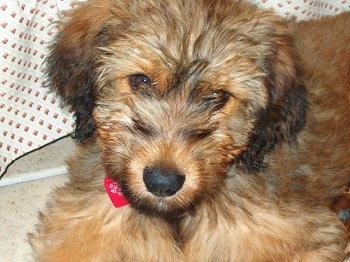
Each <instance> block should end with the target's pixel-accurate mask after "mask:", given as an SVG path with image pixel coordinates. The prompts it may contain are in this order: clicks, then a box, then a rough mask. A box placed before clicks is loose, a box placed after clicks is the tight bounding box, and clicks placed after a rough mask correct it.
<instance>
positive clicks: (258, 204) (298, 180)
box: [31, 0, 350, 262]
mask: <svg viewBox="0 0 350 262" xmlns="http://www.w3.org/2000/svg"><path fill="white" fill-rule="evenodd" d="M349 25H350V15H349V14H344V15H342V16H340V17H339V18H335V19H331V18H330V19H325V20H323V21H322V22H314V23H302V24H298V25H293V26H291V27H288V25H287V24H286V23H285V22H284V21H282V20H281V19H280V18H278V17H277V16H275V15H274V14H271V13H270V12H268V11H262V10H259V9H257V8H256V7H255V6H252V5H250V4H246V3H244V2H242V1H234V0H220V1H215V2H213V1H210V0H196V1H181V0H178V1H163V0H146V1H145V0H142V1H141V0H115V1H114V0H93V1H88V2H87V3H85V4H83V5H81V7H79V8H78V9H76V10H75V11H73V12H72V14H71V19H70V20H69V21H68V22H66V24H65V25H64V27H63V30H62V32H61V33H60V35H59V36H58V37H57V41H56V43H55V44H54V45H53V47H52V52H51V55H50V57H49V59H48V76H49V79H50V84H51V88H52V90H54V91H55V92H57V93H58V95H59V96H60V97H61V98H62V99H63V101H64V102H65V104H67V105H68V106H71V108H72V109H73V110H74V112H75V118H76V130H75V134H74V136H75V138H76V139H77V140H79V141H80V142H81V143H80V144H78V145H77V150H76V152H75V153H74V155H73V156H72V157H71V158H70V160H69V161H68V166H69V172H70V182H68V183H67V184H66V185H65V186H64V187H62V188H58V189H57V190H55V192H54V194H53V199H52V200H51V202H50V203H49V205H48V210H47V211H46V212H45V214H44V215H41V224H40V225H39V227H38V230H37V232H36V233H35V234H34V235H32V236H31V243H32V245H33V247H34V249H35V254H36V258H37V260H38V261H45V262H46V261H340V260H341V259H342V258H343V257H344V250H345V247H346V239H345V230H344V226H343V225H342V223H341V221H340V220H339V219H338V217H337V215H336V213H335V212H333V211H331V210H330V208H329V205H330V204H331V203H333V202H334V201H335V199H337V197H339V195H340V194H341V193H342V191H343V190H345V189H346V187H347V186H348V185H349V183H350V164H349V153H350V152H349V150H350V124H349V121H350V117H349V109H348V106H349V102H350V99H349V94H350V92H349V91H350V90H349V82H350V68H349V61H350V46H349V44H348V43H349V37H350V26H349ZM290 31H295V32H296V33H295V36H296V37H295V41H296V47H295V45H294V43H293V38H292V36H291V33H290ZM326 33H327V36H326V37H325V36H324V34H326ZM318 35H319V36H318ZM316 36H317V38H315V37H316ZM320 36H322V38H323V39H320ZM324 38H326V39H324ZM296 50H298V51H299V53H300V54H299V56H300V57H301V59H300V62H301V63H300V64H299V62H298V61H299V60H298V59H297V57H298V54H297V53H296ZM305 87H306V90H305ZM307 97H308V98H309V104H308V102H307ZM305 120H306V121H305ZM305 122H306V124H305ZM105 176H108V177H109V178H112V179H113V180H115V181H117V182H118V183H119V185H120V186H121V189H122V192H123V194H124V195H125V197H126V199H127V200H128V201H129V204H128V205H125V206H123V207H120V208H115V207H114V206H113V204H112V202H111V200H110V199H109V197H108V194H107V193H106V192H105V189H104V186H103V183H104V182H103V181H104V177H105Z"/></svg>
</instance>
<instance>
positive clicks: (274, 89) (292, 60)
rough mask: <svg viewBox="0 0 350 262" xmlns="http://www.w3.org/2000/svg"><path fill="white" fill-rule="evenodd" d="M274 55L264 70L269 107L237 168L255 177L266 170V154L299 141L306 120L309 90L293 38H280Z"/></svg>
mask: <svg viewBox="0 0 350 262" xmlns="http://www.w3.org/2000/svg"><path fill="white" fill-rule="evenodd" d="M273 45H274V46H275V48H276V49H275V51H274V55H273V56H271V57H270V58H268V61H267V63H266V65H265V66H264V68H263V70H264V71H265V72H266V74H267V76H268V77H267V78H266V79H265V80H266V83H265V85H266V88H267V90H268V92H269V102H268V104H267V107H266V108H264V109H262V110H260V111H259V112H257V115H256V118H257V122H256V126H255V129H254V131H253V133H252V134H251V136H250V140H249V144H248V147H247V150H246V151H245V152H244V153H242V154H241V155H240V156H239V157H238V159H237V167H239V168H241V169H243V170H245V171H246V172H249V173H253V172H256V171H259V170H260V169H262V168H263V167H264V166H265V164H264V155H265V153H267V152H269V151H271V150H273V149H274V148H275V146H276V145H278V144H280V143H282V142H285V141H287V142H289V141H293V140H296V135H297V133H298V132H299V131H300V130H301V129H302V127H303V126H304V123H305V118H306V109H307V98H306V90H305V88H304V85H303V83H302V80H301V76H300V70H299V69H298V62H297V61H298V59H297V57H296V54H295V50H294V47H293V43H292V39H291V37H289V36H287V35H285V36H280V37H279V39H276V40H275V41H274V42H273Z"/></svg>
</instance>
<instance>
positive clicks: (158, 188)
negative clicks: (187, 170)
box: [143, 167, 185, 197]
mask: <svg viewBox="0 0 350 262" xmlns="http://www.w3.org/2000/svg"><path fill="white" fill-rule="evenodd" d="M143 181H144V182H145V185H146V187H147V190H148V191H149V192H151V193H153V194H154V195H156V196H159V197H169V196H172V195H174V194H175V193H176V192H177V191H179V190H180V189H181V188H182V186H183V184H184V182H185V176H184V175H182V174H181V173H180V172H179V171H177V170H174V169H171V168H163V167H160V168H158V167H156V168H151V167H145V169H144V170H143Z"/></svg>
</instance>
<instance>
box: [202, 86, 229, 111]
mask: <svg viewBox="0 0 350 262" xmlns="http://www.w3.org/2000/svg"><path fill="white" fill-rule="evenodd" d="M231 96H232V95H231V94H230V93H229V92H227V91H225V90H215V91H213V92H212V93H211V94H210V95H207V96H205V97H204V99H203V106H205V107H206V108H209V109H212V110H219V109H221V108H222V107H223V106H224V105H225V104H226V102H227V101H228V100H229V99H230V97H231Z"/></svg>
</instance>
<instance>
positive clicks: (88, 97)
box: [46, 1, 111, 141]
mask: <svg viewBox="0 0 350 262" xmlns="http://www.w3.org/2000/svg"><path fill="white" fill-rule="evenodd" d="M95 2H97V4H95V6H94V4H93V3H90V2H88V3H87V4H82V5H81V6H80V7H78V8H77V9H76V10H74V11H73V12H72V13H71V14H70V18H71V19H70V20H69V21H68V22H67V23H66V24H64V25H63V27H62V30H61V31H60V33H59V34H58V36H57V38H56V41H55V43H54V44H53V45H52V46H51V52H50V54H49V56H48V58H47V60H46V61H47V77H48V84H49V88H50V89H51V90H52V91H54V92H56V93H57V94H58V95H59V96H60V98H61V99H62V102H63V103H64V104H65V105H67V106H70V107H71V109H72V111H73V112H74V118H75V130H74V133H73V137H74V138H75V139H77V140H78V141H83V140H84V139H86V138H88V137H90V136H92V135H93V133H94V130H95V124H94V121H93V119H92V111H93V108H94V105H95V100H96V92H95V84H96V72H95V70H96V67H97V61H96V58H97V57H98V52H99V51H98V47H99V46H101V45H103V43H102V41H101V39H99V38H98V33H99V31H100V29H101V27H103V24H104V23H105V21H106V20H107V19H108V17H109V16H110V15H111V14H110V11H109V10H110V8H108V7H106V5H108V4H110V3H109V2H110V1H104V2H103V1H100V2H102V4H101V3H98V2H99V1H95Z"/></svg>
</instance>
